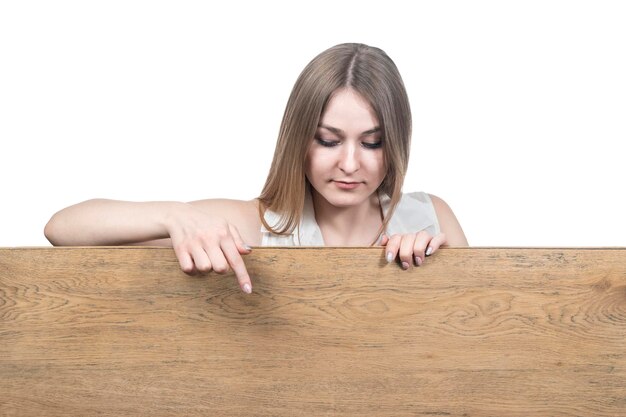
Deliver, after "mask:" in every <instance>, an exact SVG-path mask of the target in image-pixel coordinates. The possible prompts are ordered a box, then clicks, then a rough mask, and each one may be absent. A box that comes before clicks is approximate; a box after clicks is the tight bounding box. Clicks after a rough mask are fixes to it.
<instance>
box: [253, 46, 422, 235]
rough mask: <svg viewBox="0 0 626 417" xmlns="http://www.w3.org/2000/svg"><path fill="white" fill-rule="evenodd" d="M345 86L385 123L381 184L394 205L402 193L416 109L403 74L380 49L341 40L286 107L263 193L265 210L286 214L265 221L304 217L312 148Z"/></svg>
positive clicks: (284, 227)
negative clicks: (328, 110)
mask: <svg viewBox="0 0 626 417" xmlns="http://www.w3.org/2000/svg"><path fill="white" fill-rule="evenodd" d="M345 90H351V91H352V92H356V93H357V96H360V97H361V98H362V99H364V101H365V102H366V103H367V104H369V106H371V109H372V110H373V114H374V115H375V119H376V120H377V121H378V126H379V127H380V133H381V134H380V137H381V138H382V154H383V159H384V167H385V175H384V178H383V180H382V183H381V184H380V187H379V188H380V190H381V191H383V192H384V193H386V194H388V195H389V196H390V197H391V207H392V208H393V207H395V204H396V203H397V202H398V200H399V198H400V192H401V189H402V182H403V180H404V175H405V173H406V169H407V164H408V159H409V147H410V136H411V112H410V107H409V101H408V98H407V94H406V90H405V88H404V84H403V82H402V79H401V77H400V73H399V72H398V70H397V68H396V66H395V64H394V63H393V61H392V60H391V59H390V58H389V57H388V56H387V54H385V52H383V51H382V50H380V49H378V48H374V47H370V46H367V45H363V44H341V45H337V46H334V47H332V48H330V49H327V50H326V51H324V52H322V53H321V54H319V55H318V56H317V57H315V58H314V59H313V60H312V61H311V62H310V63H309V64H308V65H307V66H306V67H305V68H304V70H303V71H302V73H301V74H300V76H299V77H298V79H297V81H296V83H295V85H294V88H293V90H292V92H291V96H290V97H289V101H288V103H287V107H286V109H285V113H284V116H283V121H282V124H281V128H280V133H279V136H278V142H277V145H276V150H275V153H274V159H273V161H272V166H271V169H270V173H269V175H268V178H267V181H266V183H265V187H264V189H263V192H262V193H261V196H260V197H259V200H260V201H261V202H262V205H261V206H262V207H261V210H262V211H263V210H264V209H270V210H272V211H275V212H277V213H280V214H281V215H282V223H281V224H279V225H266V227H271V228H272V229H273V230H274V231H275V232H277V233H284V232H289V231H291V230H293V228H294V227H295V226H296V225H297V224H298V222H299V220H300V215H301V213H302V208H303V205H304V195H305V189H306V186H307V183H308V181H307V179H306V172H305V171H306V170H305V161H306V157H307V152H308V150H309V147H310V146H311V144H312V143H313V141H314V137H315V135H316V132H317V130H318V125H319V123H320V120H321V118H322V116H323V114H324V112H325V110H326V108H327V106H328V103H329V101H330V100H331V99H332V98H333V96H334V95H335V93H336V92H338V91H345ZM392 211H393V210H390V211H389V214H388V217H389V215H390V214H391V213H392ZM385 220H388V219H385Z"/></svg>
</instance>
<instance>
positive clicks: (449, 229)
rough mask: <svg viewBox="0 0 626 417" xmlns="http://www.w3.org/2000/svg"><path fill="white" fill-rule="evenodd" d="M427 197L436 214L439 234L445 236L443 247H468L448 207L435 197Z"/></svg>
mask: <svg viewBox="0 0 626 417" xmlns="http://www.w3.org/2000/svg"><path fill="white" fill-rule="evenodd" d="M429 196H430V199H431V200H432V202H433V206H434V207H435V212H436V213H437V219H438V220H439V228H440V229H441V233H443V234H444V235H445V236H446V243H445V244H444V246H469V244H468V243H467V238H466V237H465V233H463V229H462V228H461V225H460V224H459V221H458V220H457V218H456V216H455V215H454V213H453V212H452V209H451V208H450V206H448V204H446V202H445V201H443V200H442V199H441V198H439V197H437V196H435V195H432V194H429Z"/></svg>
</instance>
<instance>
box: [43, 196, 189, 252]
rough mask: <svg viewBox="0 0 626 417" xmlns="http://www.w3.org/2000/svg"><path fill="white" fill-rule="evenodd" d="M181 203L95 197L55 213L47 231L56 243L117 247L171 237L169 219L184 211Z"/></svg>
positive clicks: (47, 234)
mask: <svg viewBox="0 0 626 417" xmlns="http://www.w3.org/2000/svg"><path fill="white" fill-rule="evenodd" d="M184 204H185V203H179V202H166V201H163V202H161V201H158V202H130V201H115V200H103V199H95V200H88V201H85V202H82V203H78V204H75V205H73V206H70V207H67V208H64V209H63V210H60V211H59V212H57V213H56V214H54V215H53V216H52V218H51V219H50V220H49V221H48V224H46V227H45V229H44V234H45V235H46V238H47V239H48V240H49V241H50V243H52V244H53V245H54V246H116V245H125V244H132V243H139V242H145V241H149V240H156V239H163V238H167V237H169V232H168V226H167V221H168V218H171V216H172V215H174V216H175V215H176V214H175V213H176V212H179V213H182V212H183V211H184Z"/></svg>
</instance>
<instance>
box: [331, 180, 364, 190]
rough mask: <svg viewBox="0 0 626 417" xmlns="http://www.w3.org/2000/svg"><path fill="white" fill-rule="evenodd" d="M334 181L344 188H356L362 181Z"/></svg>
mask: <svg viewBox="0 0 626 417" xmlns="http://www.w3.org/2000/svg"><path fill="white" fill-rule="evenodd" d="M333 183H334V184H335V185H336V186H337V187H338V188H340V189H342V190H354V189H355V188H357V187H358V186H359V185H361V183H360V182H349V181H333Z"/></svg>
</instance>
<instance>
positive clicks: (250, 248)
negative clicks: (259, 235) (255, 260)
mask: <svg viewBox="0 0 626 417" xmlns="http://www.w3.org/2000/svg"><path fill="white" fill-rule="evenodd" d="M243 248H244V249H245V250H252V246H250V245H246V244H245V243H244V245H243Z"/></svg>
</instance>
